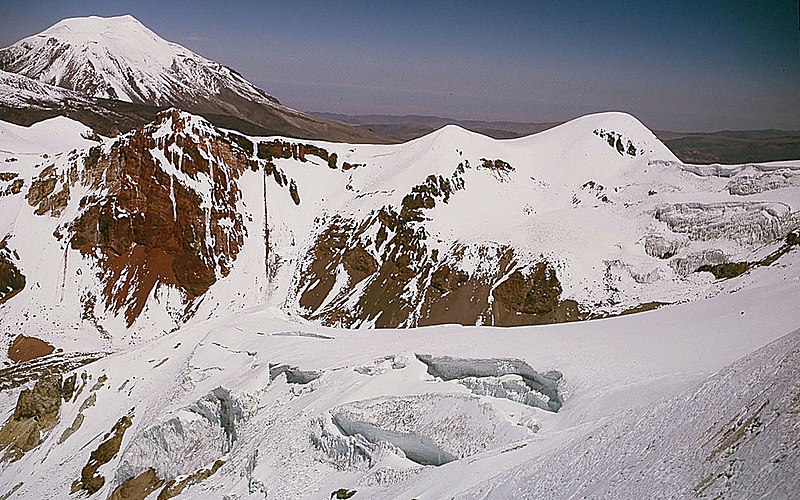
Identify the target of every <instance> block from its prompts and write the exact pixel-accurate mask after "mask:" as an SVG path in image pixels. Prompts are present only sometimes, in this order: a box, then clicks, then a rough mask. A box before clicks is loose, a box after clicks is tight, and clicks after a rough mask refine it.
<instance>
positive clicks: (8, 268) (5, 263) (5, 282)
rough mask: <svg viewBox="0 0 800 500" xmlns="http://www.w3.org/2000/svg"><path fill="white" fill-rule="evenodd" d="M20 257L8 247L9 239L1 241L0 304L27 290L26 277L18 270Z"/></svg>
mask: <svg viewBox="0 0 800 500" xmlns="http://www.w3.org/2000/svg"><path fill="white" fill-rule="evenodd" d="M18 260H19V255H17V253H16V252H15V251H12V250H11V249H10V248H9V247H8V238H4V239H3V240H0V304H3V303H4V302H7V301H8V300H9V299H11V297H13V296H14V295H16V294H18V293H19V292H21V291H22V290H23V289H24V288H25V275H23V274H22V272H20V270H19V269H18V268H17V265H16V261H18Z"/></svg>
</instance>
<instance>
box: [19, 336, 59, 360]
mask: <svg viewBox="0 0 800 500" xmlns="http://www.w3.org/2000/svg"><path fill="white" fill-rule="evenodd" d="M54 350H55V347H53V346H52V345H50V344H48V343H47V342H45V341H44V340H40V339H37V338H35V337H26V336H25V335H17V336H16V337H15V338H14V340H13V341H12V342H11V345H10V346H8V358H9V359H10V360H11V361H13V362H15V363H24V362H25V361H30V360H32V359H36V358H41V357H42V356H47V355H49V354H52V353H53V351H54Z"/></svg>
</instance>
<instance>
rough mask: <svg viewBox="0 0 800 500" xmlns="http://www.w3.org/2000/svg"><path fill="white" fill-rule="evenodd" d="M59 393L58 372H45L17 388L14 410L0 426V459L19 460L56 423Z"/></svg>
mask: <svg viewBox="0 0 800 500" xmlns="http://www.w3.org/2000/svg"><path fill="white" fill-rule="evenodd" d="M62 395H63V394H62V380H61V375H46V376H44V377H42V378H40V379H39V380H38V381H37V382H36V384H35V385H34V386H33V389H23V390H22V392H20V394H19V398H18V399H17V406H16V408H15V409H14V414H13V415H12V416H11V417H10V418H9V419H8V420H7V421H6V423H5V424H3V427H2V428H0V447H2V450H4V452H3V457H2V460H10V461H15V460H19V459H20V458H21V457H22V456H23V455H24V454H25V453H26V452H28V451H30V450H32V449H34V448H35V447H37V446H38V445H39V444H40V443H41V442H42V441H43V440H44V438H45V437H46V436H47V434H48V433H49V432H50V431H51V430H52V429H53V427H55V425H56V423H58V413H59V410H60V409H61V398H62Z"/></svg>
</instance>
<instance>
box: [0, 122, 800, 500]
mask: <svg viewBox="0 0 800 500" xmlns="http://www.w3.org/2000/svg"><path fill="white" fill-rule="evenodd" d="M0 132H1V133H0V150H2V151H0V161H1V162H2V163H0V165H2V170H0V171H2V172H5V173H7V175H4V176H3V177H1V178H0V180H2V179H6V180H3V182H5V183H8V184H9V185H10V186H11V187H13V186H14V185H17V186H18V185H19V182H18V181H20V180H21V181H22V188H21V189H17V190H16V192H15V190H13V189H12V190H9V191H8V192H7V191H6V188H5V187H4V186H5V185H0V192H2V193H4V194H3V196H0V240H2V241H3V245H4V247H3V253H2V254H0V257H3V258H4V259H6V260H5V261H4V262H5V263H6V265H9V263H10V265H13V266H14V268H15V269H18V270H19V271H20V272H21V273H22V274H24V275H25V278H26V280H25V286H24V288H23V289H21V290H20V291H19V292H18V293H16V294H15V295H13V296H11V297H10V299H8V300H7V301H6V302H4V303H2V304H0V328H2V333H3V341H4V342H5V343H6V344H5V345H7V343H8V342H10V340H11V339H12V338H13V337H15V336H16V334H17V333H18V332H19V330H20V328H21V327H22V328H24V331H25V333H26V334H27V335H31V336H35V337H37V338H41V339H43V340H46V341H48V342H50V343H51V344H53V345H54V346H55V347H56V348H57V349H58V350H57V351H56V352H54V353H53V354H51V355H49V356H46V357H44V358H40V359H38V360H35V361H33V362H30V363H22V364H15V365H11V364H10V362H7V365H6V367H5V368H3V371H2V373H1V374H0V375H1V376H0V384H2V386H1V388H2V390H0V401H2V402H3V404H2V405H0V407H2V408H4V411H3V414H2V415H0V417H2V419H3V420H4V422H5V423H4V424H3V426H2V427H0V446H1V447H2V448H3V451H2V455H0V492H2V493H0V494H4V495H5V494H7V495H8V497H7V498H40V497H48V496H49V497H55V498H59V497H64V496H67V495H68V492H71V491H72V492H74V494H76V495H87V494H88V495H90V496H92V497H98V498H99V497H109V496H111V497H112V498H125V497H126V495H127V497H129V498H130V497H133V498H146V497H148V495H149V498H151V499H152V498H156V497H158V496H161V498H164V497H168V496H170V495H172V496H177V497H183V498H220V497H223V496H225V495H227V496H228V497H230V498H264V497H266V498H272V497H281V498H329V497H330V496H331V493H332V492H336V491H339V490H340V489H342V488H343V489H345V490H347V491H345V492H341V493H340V494H341V495H345V494H349V492H352V491H353V490H355V492H356V493H355V494H354V498H461V497H473V498H487V497H488V498H503V497H509V496H511V497H536V496H541V495H545V496H552V497H564V498H569V497H574V496H586V497H590V498H592V497H609V496H610V497H614V496H617V497H620V498H628V497H630V496H642V495H645V496H647V495H655V496H665V497H686V496H691V495H695V494H696V495H701V496H702V495H707V496H715V495H717V494H722V496H731V497H738V496H758V495H765V494H768V493H771V494H773V495H777V496H782V495H788V496H791V494H792V493H793V492H794V491H796V488H797V482H796V481H797V480H796V477H797V470H796V464H797V463H798V458H800V457H798V449H797V447H796V446H794V445H793V444H792V443H797V442H798V438H799V436H798V428H797V426H796V421H797V419H796V418H794V416H795V415H796V412H797V408H796V401H797V398H798V385H797V382H796V381H797V370H798V367H800V364H798V362H800V359H799V358H798V357H797V352H798V350H797V345H798V344H797V343H798V338H800V337H798V334H797V333H796V331H797V328H798V327H799V326H800V317H799V316H798V314H797V309H796V304H797V301H798V298H800V253H798V251H797V246H796V245H797V241H796V238H797V234H796V228H797V226H798V223H797V207H798V205H799V204H800V187H798V186H797V185H796V184H795V183H794V180H793V179H794V175H795V172H796V171H797V166H796V162H788V163H785V164H783V163H782V164H779V165H764V166H759V165H750V166H742V167H725V168H708V169H705V170H703V169H698V167H696V166H686V165H682V164H680V163H678V162H677V160H676V159H675V158H674V156H673V155H671V153H670V152H669V151H668V150H667V149H666V148H665V147H664V146H663V145H662V144H661V143H660V142H658V141H657V139H655V137H654V136H653V135H652V133H650V132H649V131H648V130H647V129H646V128H645V127H644V126H642V125H641V123H639V122H638V121H637V120H636V119H635V118H633V117H631V116H629V115H625V114H621V113H603V114H598V115H591V116H587V117H583V118H581V119H578V120H575V121H573V122H569V123H567V124H564V125H562V126H561V127H558V128H555V129H553V130H551V131H548V132H545V133H542V134H538V135H535V136H531V137H527V138H522V139H516V140H511V141H495V140H492V139H489V138H486V137H483V136H480V135H477V134H473V133H470V132H467V131H465V130H463V129H460V128H457V127H445V128H444V129H441V130H439V131H437V132H435V133H433V134H430V135H428V136H425V137H423V138H420V139H418V140H415V141H412V142H409V143H406V144H402V145H390V146H379V145H359V144H336V143H326V142H321V141H298V140H296V139H290V138H284V137H246V136H243V135H241V134H238V133H235V132H233V131H225V130H219V129H217V128H215V127H213V126H212V125H211V124H209V123H208V122H207V121H205V120H203V119H202V118H200V117H197V116H194V115H191V114H188V113H184V112H180V111H178V110H169V111H166V112H164V113H161V114H159V116H158V118H157V120H156V121H155V122H153V123H152V124H149V125H147V126H144V127H140V128H139V129H137V130H135V131H133V132H131V133H129V134H126V135H123V136H120V137H116V138H107V139H103V138H96V140H92V139H87V138H86V132H87V130H86V128H85V127H84V126H82V125H80V124H78V123H77V122H72V121H69V120H66V119H63V118H58V119H53V120H48V121H45V122H42V123H40V124H37V125H35V126H32V127H17V126H12V125H8V124H3V125H2V128H0ZM52 138H57V139H52ZM98 140H99V142H97V141H98ZM9 151H11V152H9ZM55 151H57V152H55ZM706 170H708V171H706ZM13 183H16V184H13ZM6 193H7V194H6ZM381 232H384V233H385V234H384V236H383V237H380V236H379V234H381ZM379 240H382V241H381V243H379ZM506 255H511V256H512V257H506ZM411 257H413V258H411ZM370 259H372V261H371V260H370ZM404 259H405V263H402V262H401V261H402V260H404ZM317 261H319V262H321V263H322V264H324V266H322V267H315V266H317V264H318V263H319V262H317ZM373 261H374V267H371V265H370V263H371V262H373ZM742 263H746V264H747V268H746V269H745V271H743V274H738V275H735V276H733V277H728V276H727V273H729V272H730V265H733V267H734V268H735V269H739V268H740V267H741V264H742ZM723 264H728V265H729V266H728V267H719V266H720V265H723ZM703 265H708V266H711V267H708V268H703V269H711V270H712V271H704V270H703V269H701V266H703ZM445 266H446V267H445ZM714 266H717V267H714ZM443 270H444V271H443ZM721 270H722V271H721ZM714 271H716V272H718V273H722V275H721V277H720V278H719V279H717V278H716V277H715V275H714V274H713V272H714ZM733 274H735V273H733ZM442 276H444V277H442ZM326 280H327V281H326ZM326 282H327V283H328V284H329V285H330V288H328V289H327V290H325V289H323V288H318V287H320V286H321V284H322V283H326ZM308 290H316V292H314V293H310V294H309V295H307V296H306V299H303V295H304V294H305V293H307V292H308ZM320 290H322V292H325V293H322V292H320ZM376 290H378V291H380V293H377V292H376ZM315 294H316V295H315ZM481 294H484V295H481ZM454 297H455V298H454ZM529 297H532V298H533V300H531V301H529V300H528V299H529ZM312 298H315V299H320V302H319V303H318V304H314V302H313V301H312V300H311V299H312ZM455 299H459V300H455ZM482 300H483V301H485V302H481V301H482ZM568 301H573V303H574V304H575V305H574V307H575V308H576V310H577V311H578V312H579V313H580V314H586V316H584V318H587V317H604V316H605V317H607V316H613V315H614V314H616V313H619V312H623V311H626V310H630V309H632V308H635V307H637V306H640V305H642V304H647V302H650V301H661V302H670V303H672V305H670V306H667V307H662V308H659V309H657V310H654V311H650V312H644V313H640V314H633V315H625V316H619V317H607V318H606V319H597V320H593V321H575V322H566V323H562V324H551V325H542V326H533V327H532V326H525V327H520V328H499V327H495V326H491V325H492V324H493V323H494V324H514V323H513V320H516V319H517V318H522V319H524V320H526V321H531V322H534V321H538V320H545V321H546V322H557V321H558V320H560V319H561V320H563V318H559V317H557V316H556V313H558V311H562V309H559V308H562V307H566V306H565V304H568ZM398 304H399V305H398ZM405 304H408V307H407V308H404V307H405ZM464 304H473V305H474V304H477V306H476V308H477V309H479V313H478V314H477V315H472V316H470V314H473V313H474V311H473V310H471V309H469V307H465V306H464ZM554 304H555V305H554ZM373 306H375V307H378V308H379V309H377V310H376V309H375V308H372V309H370V307H373ZM422 306H425V307H429V309H427V310H426V309H424V308H423V307H422ZM500 306H503V307H506V306H507V307H508V308H509V310H510V311H512V313H511V314H507V315H505V316H504V315H503V314H501V313H502V311H501V310H500V309H499V308H500ZM437 307H438V308H439V312H440V314H441V315H440V316H438V317H437V316H434V315H432V314H431V313H430V311H434V310H436V308H437ZM448 307H450V308H451V309H449V311H450V312H448V314H451V316H447V315H445V314H444V313H441V310H446V311H447V310H448V309H447V308H448ZM514 307H516V308H517V309H518V314H516V313H513V311H514V309H513V308H514ZM547 307H554V308H555V309H551V310H547V309H546V308H547ZM571 307H572V306H571ZM380 308H383V309H380ZM458 308H461V309H458ZM529 308H530V309H529ZM455 309H458V310H457V311H456V312H453V310H455ZM531 309H532V310H533V312H529V311H530V310H531ZM376 311H377V312H376ZM387 311H389V312H392V313H393V314H394V319H395V320H397V323H396V324H402V326H419V325H422V324H425V321H427V320H431V321H432V320H435V319H439V320H440V321H438V322H439V323H448V322H449V323H453V322H458V323H465V324H468V325H469V324H473V325H474V324H476V323H477V324H479V325H481V324H482V325H484V326H481V327H478V326H459V325H454V324H446V325H440V326H428V327H424V328H411V329H393V328H388V329H385V330H382V331H380V332H375V331H369V330H366V329H353V328H339V327H338V326H347V327H353V326H358V327H370V326H391V325H386V324H381V323H380V322H381V321H384V320H386V317H385V316H383V313H385V312H387ZM526 311H528V312H526ZM506 312H508V311H506ZM334 313H335V314H334ZM401 314H407V315H406V316H405V317H403V316H401ZM426 314H427V316H426ZM453 317H455V318H456V320H457V321H443V320H442V318H445V319H447V318H453ZM476 317H477V318H478V319H477V320H476V319H475V318H476ZM509 317H510V318H511V320H509V319H508V318H509ZM568 319H576V318H568ZM504 321H505V322H506V323H504ZM322 324H328V325H334V326H335V327H325V326H323V325H322ZM793 332H794V333H793ZM773 342H774V343H773ZM59 350H60V351H59ZM4 351H5V349H4ZM98 358H99V359H98ZM95 360H96V361H95ZM87 363H88V364H87ZM48 375H50V377H49V378H48V377H47V376H48ZM72 376H74V378H72ZM65 381H70V382H65ZM73 383H74V387H72V385H73ZM34 384H36V385H34ZM23 388H24V389H25V391H23ZM31 391H32V392H31ZM31 394H33V396H31ZM18 397H19V398H22V399H21V401H22V403H20V404H15V401H16V400H17V398H18ZM673 424H674V425H673ZM554 485H555V486H554ZM113 495H116V496H113Z"/></svg>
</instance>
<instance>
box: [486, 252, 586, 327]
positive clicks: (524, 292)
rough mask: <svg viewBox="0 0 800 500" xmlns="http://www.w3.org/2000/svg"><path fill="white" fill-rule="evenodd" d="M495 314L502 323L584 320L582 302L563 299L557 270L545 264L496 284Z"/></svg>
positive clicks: (517, 323) (504, 324)
mask: <svg viewBox="0 0 800 500" xmlns="http://www.w3.org/2000/svg"><path fill="white" fill-rule="evenodd" d="M493 297H494V302H493V304H492V314H493V316H494V319H495V321H494V324H496V325H501V326H514V325H530V324H540V323H560V322H563V321H575V320H577V319H580V313H579V309H578V304H577V303H576V302H575V301H571V300H568V301H564V302H562V301H561V300H560V298H561V283H560V282H559V281H558V278H557V277H556V273H555V270H553V269H552V268H551V267H549V266H548V265H547V264H544V263H537V264H535V265H534V266H533V269H531V270H530V271H528V272H526V273H523V272H522V271H514V272H513V273H511V275H510V276H509V277H508V278H507V279H506V280H505V281H503V282H502V283H500V284H499V285H497V287H495V289H494V292H493Z"/></svg>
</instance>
